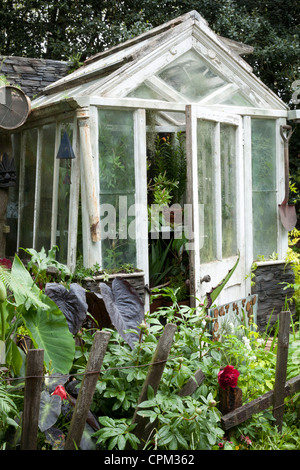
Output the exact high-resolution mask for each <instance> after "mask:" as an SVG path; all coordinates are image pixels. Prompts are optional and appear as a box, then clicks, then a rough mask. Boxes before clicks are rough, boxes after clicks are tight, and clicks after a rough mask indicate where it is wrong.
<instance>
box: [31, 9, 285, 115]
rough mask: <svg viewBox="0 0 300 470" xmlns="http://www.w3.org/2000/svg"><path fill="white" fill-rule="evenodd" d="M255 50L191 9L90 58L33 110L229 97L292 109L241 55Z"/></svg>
mask: <svg viewBox="0 0 300 470" xmlns="http://www.w3.org/2000/svg"><path fill="white" fill-rule="evenodd" d="M251 52H252V48H251V47H250V46H247V45H245V44H241V43H237V42H235V41H231V40H230V39H227V38H223V37H220V36H218V35H217V34H215V33H214V32H213V31H212V30H211V29H210V28H209V26H208V24H207V22H206V20H205V19H204V18H203V17H202V16H201V15H200V14H199V13H197V12H196V11H191V12H190V13H187V14H185V15H183V16H180V17H179V18H177V19H175V20H172V21H169V22H167V23H165V24H164V25H161V26H159V27H157V28H154V29H152V30H150V31H147V32H146V33H144V34H141V35H140V36H138V37H136V38H134V39H131V40H128V41H126V42H124V43H122V44H119V45H117V46H115V47H113V48H111V49H109V50H107V51H104V52H101V53H99V54H96V55H94V56H93V57H91V58H89V59H87V60H86V61H85V63H84V65H83V66H82V67H80V68H79V69H77V70H76V71H75V72H73V73H71V74H70V75H67V76H65V77H63V78H61V79H60V80H58V81H56V82H55V83H52V84H50V85H48V86H47V87H46V88H45V89H44V91H43V95H42V96H41V97H39V98H38V99H36V100H35V101H34V102H33V108H39V107H44V106H48V105H50V104H52V103H57V102H59V101H61V100H66V99H69V100H70V98H73V99H74V100H76V99H78V98H80V97H83V96H84V97H91V96H94V97H106V98H130V97H140V98H146V99H157V100H163V101H168V102H180V103H191V102H196V103H198V104H205V105H206V104H221V103H222V102H223V103H226V100H227V104H232V105H234V104H236V103H235V99H236V98H238V99H239V100H244V103H243V104H245V105H248V106H254V107H258V108H267V109H285V110H286V109H287V108H288V107H287V105H286V104H285V103H283V102H282V101H281V100H280V99H279V97H278V96H277V95H276V94H275V93H273V92H272V91H271V90H270V89H269V88H268V87H267V86H265V85H264V84H263V83H262V82H261V81H260V80H259V79H258V78H257V77H256V76H255V75H254V74H253V72H252V68H251V67H250V65H249V64H248V63H247V62H246V61H245V60H244V59H243V58H242V57H241V55H247V54H249V53H251ZM192 79H193V80H194V81H193V83H190V84H189V83H188V82H189V81H190V82H191V81H192ZM200 84H201V87H200ZM205 87H206V88H205ZM200 88H201V89H200ZM230 100H231V102H230Z"/></svg>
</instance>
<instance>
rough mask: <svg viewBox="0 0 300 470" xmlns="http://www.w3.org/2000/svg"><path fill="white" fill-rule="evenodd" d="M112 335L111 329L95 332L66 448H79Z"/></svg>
mask: <svg viewBox="0 0 300 470" xmlns="http://www.w3.org/2000/svg"><path fill="white" fill-rule="evenodd" d="M110 336H111V333H110V332H109V331H96V333H95V337H94V342H93V346H92V349H91V352H90V356H89V360H88V363H87V366H86V371H85V375H84V377H83V380H82V384H81V387H80V390H79V394H78V398H77V401H76V405H75V409H74V411H73V416H72V419H71V423H70V428H69V432H68V435H67V438H66V443H65V447H64V449H65V450H75V449H76V447H77V449H79V445H80V441H81V438H82V434H83V431H84V427H85V423H86V419H87V416H88V412H89V410H90V406H91V403H92V400H93V396H94V392H95V388H96V384H97V380H98V376H99V373H100V369H101V366H102V362H103V358H104V356H105V353H106V348H107V345H108V342H109V339H110Z"/></svg>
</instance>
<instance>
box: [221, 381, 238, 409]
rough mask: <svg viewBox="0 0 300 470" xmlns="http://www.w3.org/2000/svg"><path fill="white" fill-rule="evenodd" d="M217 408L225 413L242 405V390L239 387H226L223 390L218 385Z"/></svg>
mask: <svg viewBox="0 0 300 470" xmlns="http://www.w3.org/2000/svg"><path fill="white" fill-rule="evenodd" d="M219 402H220V404H219V410H220V411H221V413H222V415H226V414H227V413H230V412H231V411H233V410H236V409H237V408H239V407H240V406H242V390H241V389H240V388H239V387H235V388H232V387H227V388H226V389H225V390H224V389H223V388H221V387H219Z"/></svg>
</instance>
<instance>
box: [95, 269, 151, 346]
mask: <svg viewBox="0 0 300 470" xmlns="http://www.w3.org/2000/svg"><path fill="white" fill-rule="evenodd" d="M100 290H101V295H102V297H103V300H104V303H105V307H106V310H107V313H108V315H109V317H110V319H111V322H112V324H113V325H114V327H115V328H116V330H117V331H118V333H119V335H120V336H122V338H123V339H124V341H126V342H127V343H128V344H129V346H130V347H131V349H134V343H135V342H136V341H137V340H138V338H139V333H140V330H139V328H138V326H139V325H140V324H141V323H142V321H143V319H144V304H143V302H142V301H141V299H140V297H139V295H138V293H137V291H136V290H135V289H134V288H133V287H132V286H131V285H130V284H129V282H127V281H125V280H124V279H120V278H115V279H114V280H113V282H112V286H111V288H110V287H109V286H108V285H107V284H105V283H104V282H101V283H100ZM127 330H135V331H136V333H135V332H134V331H127Z"/></svg>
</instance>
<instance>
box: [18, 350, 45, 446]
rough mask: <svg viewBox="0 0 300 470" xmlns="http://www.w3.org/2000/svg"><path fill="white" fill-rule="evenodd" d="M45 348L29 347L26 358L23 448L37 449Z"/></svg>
mask: <svg viewBox="0 0 300 470" xmlns="http://www.w3.org/2000/svg"><path fill="white" fill-rule="evenodd" d="M43 368H44V350H43V349H29V350H28V353H27V358H26V379H25V392H24V410H23V415H22V434H21V450H36V449H37V433H38V424H39V412H40V396H41V389H42V382H43Z"/></svg>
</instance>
